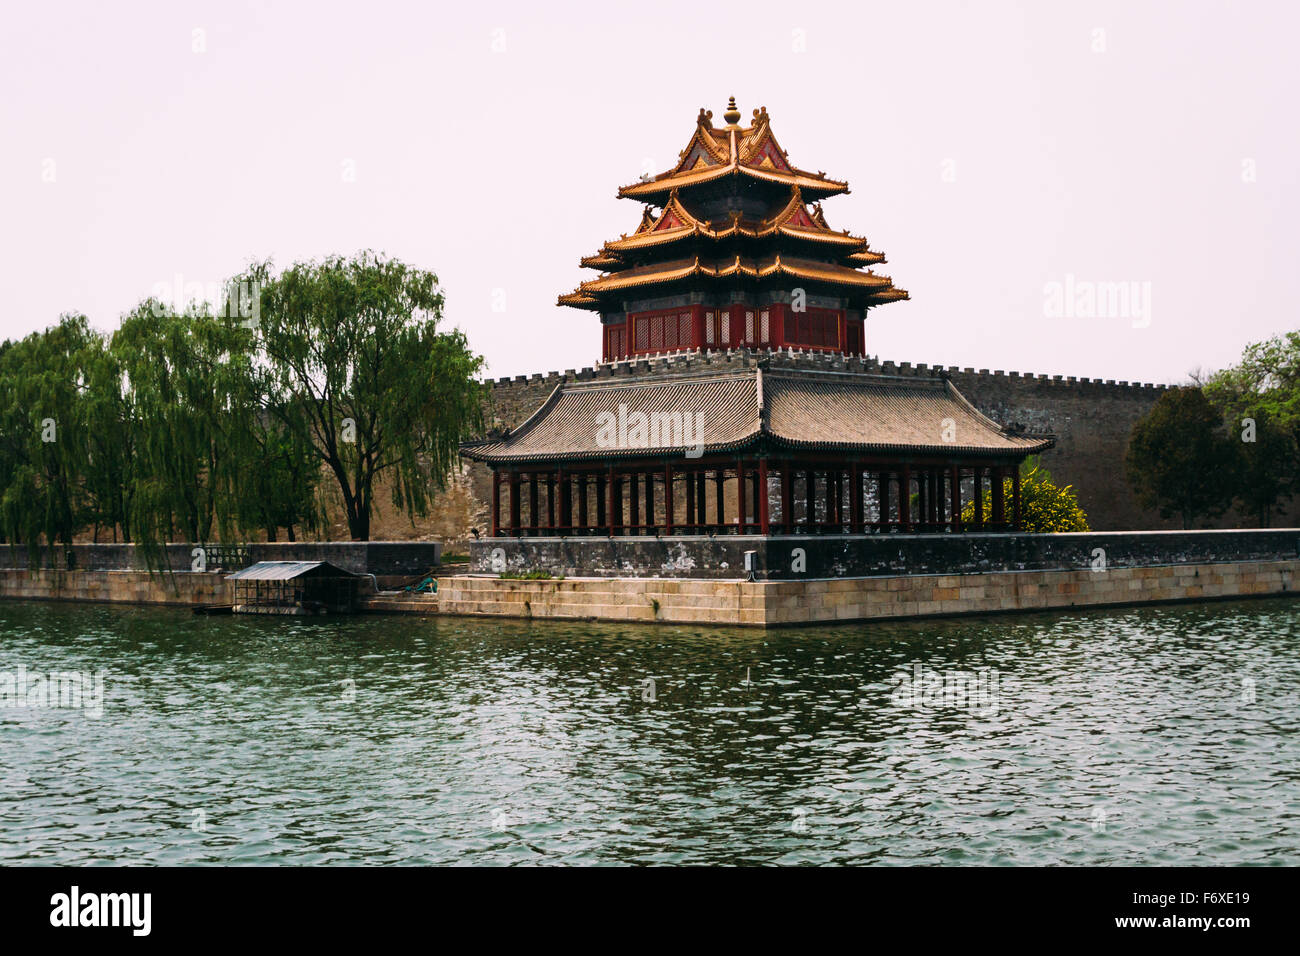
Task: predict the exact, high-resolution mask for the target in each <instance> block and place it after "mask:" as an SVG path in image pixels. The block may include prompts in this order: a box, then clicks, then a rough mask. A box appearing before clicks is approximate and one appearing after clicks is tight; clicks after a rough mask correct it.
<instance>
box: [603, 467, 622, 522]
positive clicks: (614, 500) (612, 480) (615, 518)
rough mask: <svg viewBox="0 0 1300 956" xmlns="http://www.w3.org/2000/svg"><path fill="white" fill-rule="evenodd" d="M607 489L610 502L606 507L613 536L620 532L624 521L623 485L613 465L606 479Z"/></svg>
mask: <svg viewBox="0 0 1300 956" xmlns="http://www.w3.org/2000/svg"><path fill="white" fill-rule="evenodd" d="M605 491H606V493H607V495H608V504H607V506H606V509H605V511H606V515H607V516H608V518H609V523H608V525H607V527H608V528H609V534H610V536H611V537H613V536H614V535H615V534H617V533H618V527H619V525H621V524H622V523H623V486H622V485H621V484H620V483H619V480H618V478H617V477H616V476H615V474H614V466H613V465H610V466H609V477H608V478H606V479H605Z"/></svg>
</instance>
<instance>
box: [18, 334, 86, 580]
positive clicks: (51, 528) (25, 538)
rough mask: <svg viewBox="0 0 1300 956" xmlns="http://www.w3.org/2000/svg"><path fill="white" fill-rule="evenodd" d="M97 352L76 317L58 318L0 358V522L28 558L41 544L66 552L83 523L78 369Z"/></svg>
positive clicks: (82, 379) (81, 373)
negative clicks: (61, 547)
mask: <svg viewBox="0 0 1300 956" xmlns="http://www.w3.org/2000/svg"><path fill="white" fill-rule="evenodd" d="M99 347H100V343H99V339H98V337H97V336H96V335H95V333H93V332H92V331H91V330H90V327H89V325H88V324H87V322H86V319H85V317H84V316H80V315H65V316H63V317H62V318H61V319H60V320H59V324H58V325H56V326H54V327H52V328H50V329H47V330H46V331H45V332H37V333H33V334H32V335H29V336H27V337H26V338H25V339H22V340H21V341H19V342H14V343H10V344H8V345H7V347H6V348H5V349H4V350H3V352H0V432H3V435H4V446H3V458H4V464H3V465H0V475H2V476H3V478H4V488H3V489H2V490H0V522H2V523H3V527H4V534H5V537H6V538H8V540H9V541H10V542H11V543H13V544H18V543H23V544H26V545H27V547H28V548H29V550H30V551H31V552H32V554H33V556H35V555H36V554H37V552H38V549H39V544H40V540H41V538H42V536H43V537H44V539H45V541H47V542H50V543H53V542H55V541H59V542H62V543H64V544H71V543H72V540H73V535H74V534H75V533H76V532H77V530H78V529H79V528H80V527H81V525H82V524H83V523H84V522H85V520H86V519H87V517H88V508H87V501H86V493H85V489H84V487H83V475H84V474H85V472H86V470H87V467H88V458H89V454H90V451H89V444H88V441H87V423H88V420H89V405H88V402H87V401H86V389H87V376H86V372H85V369H86V366H87V365H88V364H89V361H90V355H91V354H92V353H94V352H95V351H96V350H97V349H98V348H99Z"/></svg>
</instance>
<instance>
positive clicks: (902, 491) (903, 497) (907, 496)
mask: <svg viewBox="0 0 1300 956" xmlns="http://www.w3.org/2000/svg"><path fill="white" fill-rule="evenodd" d="M898 520H899V522H900V523H901V524H902V526H903V530H904V531H911V530H912V466H911V465H904V466H903V470H902V472H901V473H900V474H899V477H898Z"/></svg>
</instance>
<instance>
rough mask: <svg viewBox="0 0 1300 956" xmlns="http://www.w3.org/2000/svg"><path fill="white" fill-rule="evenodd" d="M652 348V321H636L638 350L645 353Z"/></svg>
mask: <svg viewBox="0 0 1300 956" xmlns="http://www.w3.org/2000/svg"><path fill="white" fill-rule="evenodd" d="M648 348H650V320H649V319H637V320H636V350H637V351H638V352H644V351H646V349H648Z"/></svg>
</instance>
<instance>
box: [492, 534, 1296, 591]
mask: <svg viewBox="0 0 1300 956" xmlns="http://www.w3.org/2000/svg"><path fill="white" fill-rule="evenodd" d="M746 552H753V557H752V559H751V563H752V567H753V573H754V577H755V578H756V579H757V580H760V581H764V580H767V581H779V580H806V579H809V578H827V577H875V576H879V575H890V574H958V573H961V574H972V573H978V572H986V571H1024V570H1055V569H1072V568H1092V567H1094V566H1104V567H1107V568H1121V567H1128V568H1133V567H1154V566H1157V565H1166V564H1197V563H1206V564H1210V563H1215V562H1223V561H1273V560H1280V559H1284V558H1294V557H1297V556H1300V529H1295V528H1277V529H1268V530H1244V531H1234V530H1220V531H1108V532H1107V531H1103V532H1086V533H1080V534H868V535H773V536H771V537H766V538H765V537H762V536H760V535H718V536H716V537H710V536H708V535H674V536H673V537H669V538H656V537H626V538H624V537H617V538H609V537H571V538H488V539H484V540H481V541H475V542H473V543H472V544H471V545H470V570H471V571H472V572H476V573H481V574H493V573H500V572H502V571H512V572H526V571H549V572H551V573H552V574H557V575H559V574H563V575H566V576H569V577H662V578H737V577H743V576H744V570H745V554H746Z"/></svg>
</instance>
